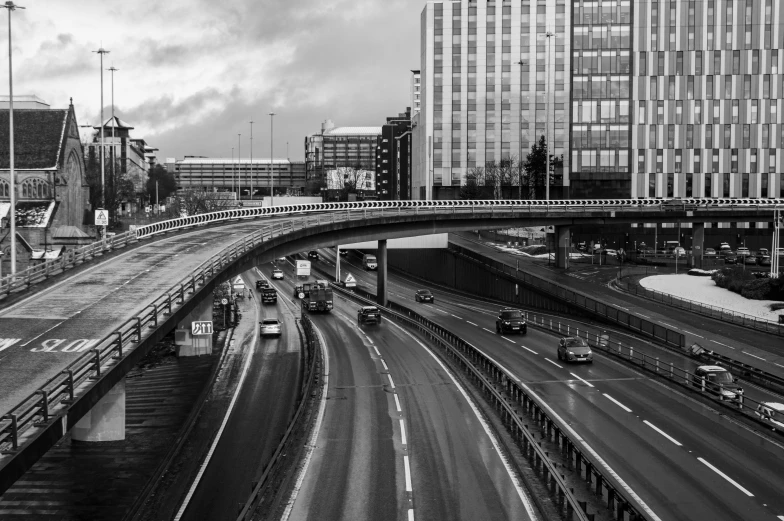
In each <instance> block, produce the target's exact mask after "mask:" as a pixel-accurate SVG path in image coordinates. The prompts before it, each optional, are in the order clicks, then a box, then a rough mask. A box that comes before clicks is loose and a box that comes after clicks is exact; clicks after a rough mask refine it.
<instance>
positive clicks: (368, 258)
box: [362, 253, 378, 271]
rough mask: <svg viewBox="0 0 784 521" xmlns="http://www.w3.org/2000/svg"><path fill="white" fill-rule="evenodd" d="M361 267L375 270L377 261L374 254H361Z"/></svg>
mask: <svg viewBox="0 0 784 521" xmlns="http://www.w3.org/2000/svg"><path fill="white" fill-rule="evenodd" d="M362 267H363V268H365V271H367V270H375V269H377V268H378V261H377V260H376V256H375V255H371V254H369V253H366V254H364V255H363V256H362Z"/></svg>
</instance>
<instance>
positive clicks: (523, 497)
mask: <svg viewBox="0 0 784 521" xmlns="http://www.w3.org/2000/svg"><path fill="white" fill-rule="evenodd" d="M392 325H393V326H395V327H396V328H398V329H399V330H400V331H402V332H403V333H405V334H406V335H408V336H410V337H411V338H413V339H414V341H415V342H416V343H417V344H419V345H420V346H421V347H422V349H424V350H425V351H426V352H427V353H428V354H429V355H430V356H431V357H433V360H435V361H436V362H437V363H438V365H440V366H441V368H442V369H443V370H444V372H445V373H446V374H447V375H448V376H449V378H450V379H451V380H452V383H454V385H455V388H456V389H457V390H458V391H460V394H462V395H463V398H465V401H466V402H468V405H469V407H471V410H472V411H473V412H474V415H475V416H476V418H477V420H479V423H480V424H481V425H482V428H483V429H484V431H485V433H486V434H487V436H488V438H490V442H491V443H492V444H493V448H494V449H495V451H496V453H497V454H498V457H499V458H500V459H501V462H502V463H503V464H504V468H505V469H506V472H507V474H508V475H509V479H510V480H511V481H512V484H513V485H514V487H515V490H516V491H517V495H518V497H520V501H521V502H522V503H523V506H524V507H525V511H526V512H527V513H528V517H530V518H531V519H533V520H534V521H536V520H538V519H539V518H538V516H537V515H536V511H535V510H534V507H533V504H532V502H531V498H530V497H528V494H527V493H526V492H525V490H523V487H522V485H521V484H520V482H519V481H518V479H517V477H516V474H515V472H514V471H513V470H512V467H511V466H510V465H509V462H508V461H507V460H506V459H505V458H504V456H503V454H502V452H501V447H500V445H499V444H498V440H496V438H495V436H494V435H493V434H492V431H491V430H490V427H489V426H488V424H487V422H486V421H485V419H484V418H483V417H482V414H481V413H480V412H479V409H477V407H476V404H474V402H473V401H472V400H471V398H470V397H469V396H468V394H467V393H466V391H465V389H463V386H462V385H460V383H459V382H458V381H457V380H456V379H455V377H454V375H453V374H452V372H451V371H450V370H449V369H448V368H447V367H446V366H445V365H444V363H443V362H442V361H441V360H440V359H439V358H438V357H437V356H436V355H435V353H433V351H431V350H430V348H428V347H427V346H426V345H425V344H423V343H422V342H420V340H419V339H418V338H416V337H415V336H414V335H412V334H411V333H410V332H408V331H407V330H406V329H404V328H403V327H401V326H399V325H397V324H395V323H392ZM485 356H487V355H485ZM488 358H489V357H488ZM499 367H501V366H500V365H499ZM502 369H503V368H502ZM504 371H506V369H504ZM506 372H507V374H509V375H510V376H511V373H509V371H506ZM514 379H515V380H517V381H518V382H519V381H520V380H519V379H517V378H514ZM407 457H408V456H406V458H407ZM407 464H408V460H406V465H407ZM657 521H658V518H657Z"/></svg>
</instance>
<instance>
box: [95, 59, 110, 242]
mask: <svg viewBox="0 0 784 521" xmlns="http://www.w3.org/2000/svg"><path fill="white" fill-rule="evenodd" d="M93 52H94V53H97V54H99V55H100V56H101V126H100V129H101V154H100V156H101V209H104V207H105V206H106V175H105V173H104V172H105V169H106V165H105V163H106V159H105V155H106V151H105V149H104V138H103V135H104V133H105V131H106V127H105V124H104V121H103V55H104V54H109V51H107V50H106V49H104V48H103V47H101V48H100V49H98V50H97V51H93ZM102 235H103V236H102V237H101V238H102V239H106V226H104V227H103V234H102Z"/></svg>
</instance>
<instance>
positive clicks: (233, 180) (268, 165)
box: [167, 156, 305, 200]
mask: <svg viewBox="0 0 784 521" xmlns="http://www.w3.org/2000/svg"><path fill="white" fill-rule="evenodd" d="M169 161H172V162H173V165H171V166H170V165H169V164H167V169H169V171H173V172H174V177H175V179H176V180H177V189H178V190H196V191H207V192H234V193H236V194H238V197H237V198H238V199H242V200H246V199H249V198H250V197H251V187H253V197H255V198H257V199H260V198H261V197H264V196H269V195H270V189H271V188H274V190H275V195H285V194H289V195H302V193H303V192H304V190H305V163H304V162H296V161H289V160H288V159H277V158H276V159H273V160H272V161H270V160H269V159H265V158H262V157H255V158H253V160H252V161H251V160H250V159H246V158H236V159H227V158H222V157H221V158H215V157H196V156H185V158H184V159H181V160H179V161H174V160H171V159H169V160H167V163H168V162H169Z"/></svg>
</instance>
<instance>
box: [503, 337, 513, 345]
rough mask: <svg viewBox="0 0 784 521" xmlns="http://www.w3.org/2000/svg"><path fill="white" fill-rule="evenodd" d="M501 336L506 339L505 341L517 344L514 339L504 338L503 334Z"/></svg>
mask: <svg viewBox="0 0 784 521" xmlns="http://www.w3.org/2000/svg"><path fill="white" fill-rule="evenodd" d="M501 338H503V339H504V340H506V341H507V342H511V343H513V344H517V342H515V341H514V340H512V339H511V338H506V337H505V336H502V337H501Z"/></svg>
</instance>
